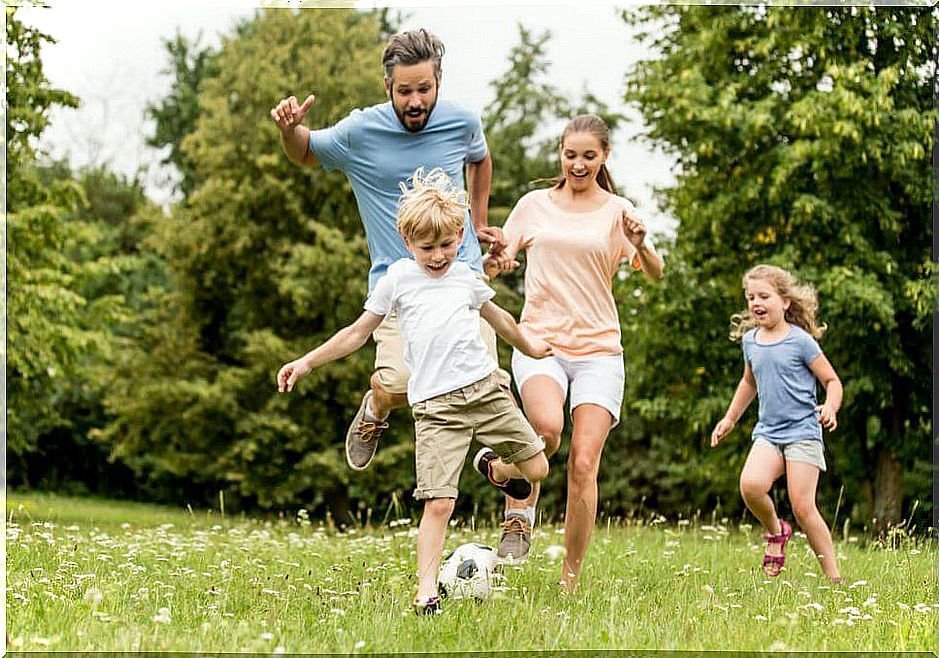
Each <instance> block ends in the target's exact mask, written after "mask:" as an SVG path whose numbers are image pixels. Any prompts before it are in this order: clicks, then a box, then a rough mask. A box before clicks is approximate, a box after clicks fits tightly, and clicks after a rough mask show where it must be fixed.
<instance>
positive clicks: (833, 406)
mask: <svg viewBox="0 0 939 658" xmlns="http://www.w3.org/2000/svg"><path fill="white" fill-rule="evenodd" d="M809 368H810V369H811V370H812V374H814V375H815V377H816V378H817V379H818V381H820V382H821V384H822V386H824V387H825V403H824V404H820V405H818V406H817V407H815V410H816V411H818V412H819V413H818V422H820V423H821V424H822V427H824V428H826V429H827V430H828V431H829V432H834V431H835V428H836V427H838V410H839V409H840V408H841V398H842V397H843V396H844V389H843V388H842V386H841V380H840V379H838V374H837V373H836V372H835V369H834V368H833V367H832V365H831V363H830V362H829V361H828V359H827V358H826V357H825V355H824V354H819V355H818V356H817V357H815V358H814V359H813V360H812V363H810V364H809Z"/></svg>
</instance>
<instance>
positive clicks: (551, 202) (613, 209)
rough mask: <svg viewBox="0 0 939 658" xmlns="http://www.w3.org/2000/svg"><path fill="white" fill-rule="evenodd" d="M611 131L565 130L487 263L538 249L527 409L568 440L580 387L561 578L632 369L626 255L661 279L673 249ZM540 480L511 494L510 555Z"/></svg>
mask: <svg viewBox="0 0 939 658" xmlns="http://www.w3.org/2000/svg"><path fill="white" fill-rule="evenodd" d="M609 155H610V136H609V129H608V128H607V126H606V124H605V123H604V122H603V120H602V119H600V118H599V117H597V116H594V115H589V114H586V115H581V116H578V117H575V118H574V119H572V120H571V121H570V122H569V123H568V124H567V126H566V127H565V128H564V131H563V133H562V134H561V139H560V156H561V176H560V177H558V179H557V181H556V184H555V185H554V187H552V188H550V189H541V190H536V191H534V192H530V193H528V194H526V195H525V196H524V197H522V199H520V200H519V202H518V204H517V205H516V206H515V208H514V209H513V210H512V213H511V214H510V215H509V218H508V220H506V223H505V226H504V227H503V229H502V230H503V235H504V236H505V240H506V243H507V246H506V248H505V249H504V250H503V251H502V252H501V253H500V254H498V255H493V256H491V257H490V259H489V262H488V267H487V272H488V273H496V272H498V271H502V270H511V269H514V268H515V267H517V266H518V262H517V261H515V260H514V259H515V256H516V254H517V253H518V251H519V250H521V249H525V250H526V252H527V267H526V270H525V306H524V308H523V310H522V315H521V321H520V322H519V328H520V329H521V331H522V333H524V334H526V335H527V336H529V337H531V338H540V339H542V340H544V341H546V342H547V343H548V344H550V345H551V347H552V353H553V356H550V357H548V358H545V359H540V360H537V359H532V358H529V357H527V356H525V355H524V354H522V353H521V352H519V351H518V350H516V351H515V352H514V354H513V356H512V370H513V373H514V376H515V381H516V384H517V385H518V388H519V392H520V394H521V398H522V405H523V407H524V409H525V415H526V416H527V417H528V420H529V422H530V423H531V424H532V426H533V427H534V429H535V431H536V432H537V433H538V434H540V435H541V436H542V437H543V438H544V440H545V443H546V448H545V453H546V454H547V455H548V456H550V455H552V454H554V452H556V451H557V449H558V446H559V444H560V440H561V430H562V429H563V427H564V402H565V399H566V398H567V397H568V393H569V394H570V410H571V418H572V420H573V424H574V425H573V433H572V435H571V447H570V457H569V458H568V463H567V467H568V470H567V510H566V514H565V517H564V546H565V549H566V557H565V560H564V564H563V570H562V575H561V581H560V584H561V586H562V588H564V589H565V590H567V591H571V590H573V589H574V588H575V587H576V585H577V579H578V577H579V575H580V571H581V567H582V565H583V559H584V555H585V554H586V552H587V545H588V543H589V541H590V534H591V532H592V531H593V526H594V521H595V518H596V514H597V473H598V471H599V467H600V454H601V452H602V450H603V445H604V442H605V441H606V437H607V435H608V434H609V432H610V429H611V428H612V427H613V426H615V425H616V423H617V422H619V417H620V408H621V406H622V402H623V386H624V381H625V374H624V367H623V348H622V346H621V344H620V325H619V317H618V315H617V311H616V303H615V301H614V299H613V293H612V290H611V288H612V281H613V276H614V275H615V274H616V273H617V271H618V270H619V266H620V263H621V262H622V261H624V260H626V261H628V262H629V263H630V265H631V266H632V267H633V269H636V270H642V271H643V272H644V273H645V274H646V275H648V276H650V277H652V278H655V279H658V278H660V277H661V276H662V269H663V264H662V259H661V258H660V257H659V255H658V254H657V253H656V252H655V249H654V248H653V246H652V245H651V244H650V241H649V240H648V239H647V238H646V227H645V225H644V224H643V222H642V220H641V219H640V218H639V217H638V216H637V215H636V213H635V211H634V209H633V206H632V204H630V203H629V201H627V200H626V199H624V198H622V197H620V196H617V193H616V187H615V186H614V185H613V180H612V178H611V176H610V173H609V171H608V170H607V168H606V160H607V158H608V157H609ZM538 491H539V489H538V486H537V485H534V486H533V492H532V495H531V496H530V497H529V498H528V499H527V500H525V501H513V500H512V499H510V498H507V499H506V507H507V509H506V520H505V524H504V526H503V535H502V541H501V543H500V546H499V556H500V557H503V558H506V557H508V556H511V557H512V558H514V559H515V560H519V559H524V558H525V556H526V554H527V553H528V549H529V546H530V544H531V526H532V524H533V523H534V518H535V504H536V502H537V500H538Z"/></svg>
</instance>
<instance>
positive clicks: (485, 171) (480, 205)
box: [466, 153, 505, 251]
mask: <svg viewBox="0 0 939 658" xmlns="http://www.w3.org/2000/svg"><path fill="white" fill-rule="evenodd" d="M491 187H492V157H491V156H490V155H489V153H486V157H484V158H483V159H482V160H479V161H478V162H470V163H468V164H467V165H466V189H467V191H468V192H469V198H470V218H471V219H472V220H473V229H474V230H475V231H476V237H477V239H479V242H480V243H485V244H491V245H493V246H495V247H496V251H498V250H499V249H502V248H503V247H504V246H505V239H504V238H503V237H502V229H500V228H499V227H498V226H489V191H490V189H491Z"/></svg>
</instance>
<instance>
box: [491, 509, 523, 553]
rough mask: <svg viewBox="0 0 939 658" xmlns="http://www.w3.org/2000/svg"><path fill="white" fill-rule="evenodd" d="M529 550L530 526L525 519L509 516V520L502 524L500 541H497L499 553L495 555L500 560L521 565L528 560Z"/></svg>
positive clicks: (518, 516)
mask: <svg viewBox="0 0 939 658" xmlns="http://www.w3.org/2000/svg"><path fill="white" fill-rule="evenodd" d="M530 549H531V526H530V525H528V521H526V520H525V517H523V516H520V515H518V514H509V518H507V519H506V520H505V522H504V523H503V524H502V539H501V540H500V541H499V551H498V552H497V553H496V555H498V556H499V558H500V559H503V560H507V561H509V562H512V563H514V564H521V563H522V562H524V561H525V560H526V559H528V551H529V550H530Z"/></svg>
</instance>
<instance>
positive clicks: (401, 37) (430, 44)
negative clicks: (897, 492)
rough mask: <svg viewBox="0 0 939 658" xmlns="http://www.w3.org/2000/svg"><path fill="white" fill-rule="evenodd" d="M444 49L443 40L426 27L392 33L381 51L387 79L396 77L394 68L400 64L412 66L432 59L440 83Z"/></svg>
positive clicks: (390, 79) (435, 74)
mask: <svg viewBox="0 0 939 658" xmlns="http://www.w3.org/2000/svg"><path fill="white" fill-rule="evenodd" d="M443 51H444V48H443V42H442V41H441V40H440V39H438V38H437V37H435V36H434V35H433V34H431V33H430V32H428V31H427V30H425V29H424V28H419V29H416V30H408V31H407V32H398V33H397V34H392V35H391V37H390V38H389V39H388V43H387V44H386V45H385V49H384V50H383V51H382V53H381V65H382V66H383V67H384V69H385V80H387V81H388V82H391V81H392V80H393V79H394V68H395V66H397V65H398V64H401V65H403V66H412V65H414V64H420V63H421V62H426V61H432V62H433V63H434V77H435V78H437V82H438V83H439V82H440V71H441V64H440V62H441V60H442V59H443Z"/></svg>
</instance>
